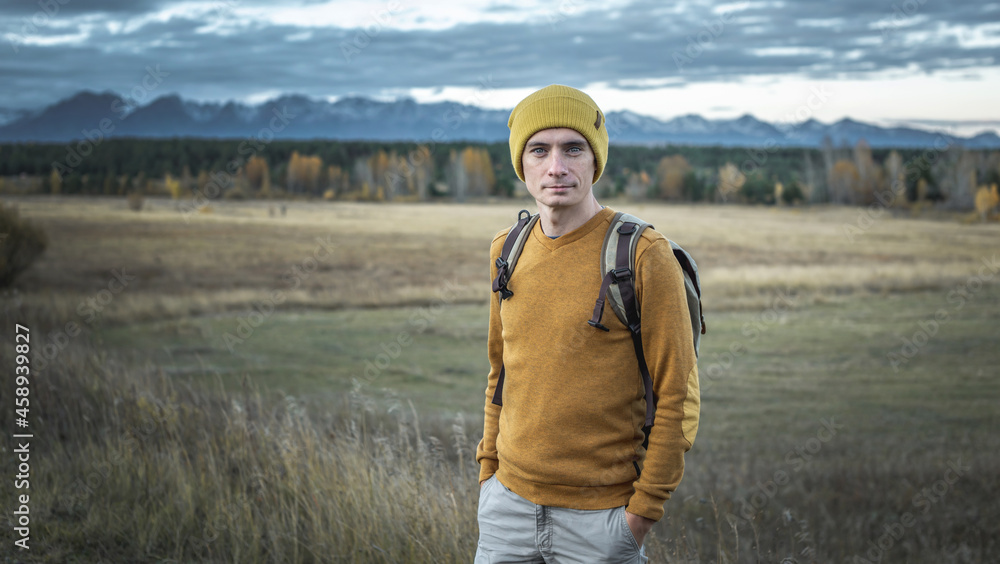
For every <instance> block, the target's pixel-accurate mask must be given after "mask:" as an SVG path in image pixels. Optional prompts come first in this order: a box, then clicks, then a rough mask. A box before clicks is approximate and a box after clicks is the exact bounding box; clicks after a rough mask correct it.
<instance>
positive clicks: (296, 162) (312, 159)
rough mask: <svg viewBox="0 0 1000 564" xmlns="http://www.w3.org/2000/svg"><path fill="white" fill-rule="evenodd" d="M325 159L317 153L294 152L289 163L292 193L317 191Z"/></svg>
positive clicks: (290, 190) (289, 179) (289, 184)
mask: <svg viewBox="0 0 1000 564" xmlns="http://www.w3.org/2000/svg"><path fill="white" fill-rule="evenodd" d="M322 168H323V161H322V160H321V159H320V158H319V157H318V156H315V155H312V156H304V155H299V152H298V151H293V152H292V158H291V159H290V160H289V163H288V191H289V192H292V193H307V194H312V193H316V191H317V188H318V185H319V174H320V170H321V169H322Z"/></svg>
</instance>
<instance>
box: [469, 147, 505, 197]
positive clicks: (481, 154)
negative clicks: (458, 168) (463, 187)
mask: <svg viewBox="0 0 1000 564" xmlns="http://www.w3.org/2000/svg"><path fill="white" fill-rule="evenodd" d="M461 158H462V167H463V168H464V169H465V177H466V179H467V182H468V188H467V192H466V194H467V195H469V196H473V197H483V196H486V195H488V194H492V193H493V188H494V186H495V185H496V177H495V175H494V173H493V163H491V162H490V154H489V153H488V152H486V149H482V148H480V149H477V148H474V147H466V148H465V149H463V150H462V157H461Z"/></svg>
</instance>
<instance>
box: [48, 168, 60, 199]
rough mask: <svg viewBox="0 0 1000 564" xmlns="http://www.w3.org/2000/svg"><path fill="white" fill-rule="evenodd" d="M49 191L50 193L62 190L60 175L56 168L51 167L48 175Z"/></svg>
mask: <svg viewBox="0 0 1000 564" xmlns="http://www.w3.org/2000/svg"><path fill="white" fill-rule="evenodd" d="M49 192H51V193H52V194H58V193H60V192H62V175H60V174H59V171H58V170H56V169H52V174H50V175H49Z"/></svg>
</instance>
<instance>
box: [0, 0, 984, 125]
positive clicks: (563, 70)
mask: <svg viewBox="0 0 1000 564" xmlns="http://www.w3.org/2000/svg"><path fill="white" fill-rule="evenodd" d="M6 4H10V5H12V6H13V4H14V3H11V2H6V3H4V5H6ZM77 4H80V5H86V7H87V8H86V10H84V9H83V8H82V7H77V8H74V10H76V11H71V10H70V7H71V6H76V5H77ZM167 4H168V2H166V1H160V2H155V1H146V2H126V1H125V0H121V1H118V0H102V1H100V2H96V3H95V2H89V3H83V2H80V3H75V2H69V3H67V4H66V6H65V8H66V12H65V13H64V14H63V19H64V20H66V21H69V22H73V23H74V24H78V25H74V26H72V28H71V29H67V28H66V27H65V26H61V27H60V26H41V27H39V28H38V29H37V30H35V31H34V32H33V33H34V34H35V35H34V36H35V37H37V38H41V39H45V40H55V39H57V38H59V37H63V36H66V35H67V34H70V35H71V34H73V33H76V32H77V31H78V30H82V29H89V32H88V35H87V38H86V39H85V40H84V41H83V42H82V43H80V44H53V45H36V44H22V45H20V48H19V49H18V52H17V53H14V52H13V48H12V47H11V46H10V45H8V44H7V43H10V34H14V35H17V34H18V33H20V32H21V31H22V27H23V14H25V13H31V12H32V10H31V9H27V10H25V9H24V8H21V9H20V12H18V11H17V10H14V11H12V12H7V11H4V12H3V13H4V16H0V39H2V38H3V37H5V35H4V34H5V33H6V34H7V36H6V37H7V38H8V39H7V40H6V41H0V53H2V55H0V80H2V81H3V83H4V84H5V85H6V86H7V88H6V90H7V95H5V98H6V100H5V104H6V105H8V106H10V107H33V106H37V105H38V104H40V103H51V102H54V101H56V100H58V99H60V98H63V97H66V96H68V95H70V94H72V93H73V92H75V91H77V90H80V89H82V88H89V89H93V90H105V89H111V90H115V91H119V92H127V91H128V90H130V89H132V88H133V87H135V85H137V84H139V83H140V81H141V80H142V78H143V76H144V74H145V72H146V71H145V68H146V67H147V66H150V65H160V67H161V68H162V69H163V70H164V71H166V72H169V73H170V75H169V77H167V78H166V79H165V80H164V82H163V84H162V85H161V86H160V87H159V88H160V89H162V93H164V94H165V93H168V92H178V93H180V94H182V95H183V96H185V97H192V98H201V99H231V98H242V97H245V96H247V95H250V94H253V93H258V92H267V91H277V92H286V93H293V92H294V93H302V94H306V95H310V96H315V97H323V96H330V95H344V94H378V93H380V92H385V91H393V90H400V89H406V88H414V87H425V88H435V87H442V86H475V85H477V83H478V81H479V80H480V79H481V78H482V77H485V76H487V75H489V76H492V77H493V81H494V83H495V86H497V87H501V88H512V87H530V86H536V85H540V84H547V83H551V82H563V83H568V84H575V85H584V84H587V83H592V82H608V83H609V84H611V85H612V86H617V87H619V88H632V89H634V88H646V87H648V86H647V85H646V84H645V82H643V81H654V83H655V81H663V80H667V79H670V80H673V81H675V82H676V84H678V85H680V84H684V83H687V82H700V81H735V80H740V79H742V78H745V77H749V76H760V75H801V76H807V77H810V78H813V79H830V78H832V77H867V76H873V75H874V74H876V73H881V72H885V71H903V70H906V69H912V68H914V67H915V68H916V69H918V70H919V71H921V72H935V71H940V70H954V69H967V70H968V72H970V73H975V72H976V70H977V69H982V68H984V67H995V66H997V65H998V64H1000V49H998V48H997V47H966V46H963V45H962V42H961V41H960V39H959V37H956V36H955V34H953V33H951V32H949V30H952V29H960V28H961V26H965V27H966V28H967V29H969V30H976V29H978V28H980V27H981V26H982V25H983V23H984V22H996V21H1000V4H998V3H985V4H983V3H980V2H976V1H974V0H967V1H958V2H949V3H944V2H933V1H928V0H923V3H921V0H906V1H899V0H896V1H895V3H893V2H884V1H881V2H871V1H870V0H848V1H844V2H790V1H788V2H749V3H745V4H743V6H744V7H745V9H741V10H737V11H733V12H731V13H730V12H718V11H714V10H713V6H712V5H706V4H693V3H687V4H682V5H680V6H682V7H683V9H681V10H677V9H670V6H673V7H676V6H678V4H671V5H669V6H664V4H663V3H658V2H654V1H652V0H638V1H635V2H633V3H631V4H630V5H629V6H628V7H627V8H622V9H619V10H612V11H602V12H595V11H586V10H583V9H580V10H576V11H574V12H573V13H568V14H560V13H557V12H552V13H549V14H546V15H542V16H540V17H539V18H538V19H537V21H535V22H533V23H527V24H496V23H473V24H462V25H456V26H453V27H451V28H448V29H444V30H408V31H402V30H398V29H393V28H384V29H380V30H378V31H377V33H374V34H371V35H370V36H368V35H366V34H365V32H364V31H363V30H361V29H343V28H306V27H299V26H292V25H277V24H272V23H268V22H235V21H231V19H230V20H227V22H226V25H224V26H222V29H223V30H224V31H218V30H215V31H210V29H211V28H208V27H206V26H207V25H208V24H212V23H217V22H213V21H204V20H200V19H197V18H194V17H174V18H172V19H169V20H166V21H159V20H155V19H150V20H149V21H146V23H144V24H141V25H138V26H136V27H135V28H134V29H128V30H127V31H119V32H118V33H112V32H111V31H109V29H108V28H107V26H106V25H105V22H106V21H116V18H120V19H119V20H118V21H121V19H122V18H126V16H128V17H134V16H136V15H139V14H141V13H143V11H155V10H157V9H160V8H163V7H164V6H166V5H167ZM213 4H222V2H221V0H220V2H216V3H211V2H210V3H207V4H206V6H208V7H211V6H212V5H213ZM240 4H241V5H246V4H245V3H242V2H241V3H240ZM19 5H22V6H29V7H31V6H35V7H36V8H37V6H36V5H35V4H34V3H19ZM740 5H741V4H738V3H737V4H727V6H740ZM85 12H86V13H85ZM101 14H104V16H100V15H101ZM993 33H994V36H995V35H996V34H995V32H993ZM984 35H985V33H984ZM296 38H298V40H296ZM303 38H305V39H303ZM345 46H346V47H345ZM345 49H346V50H345ZM157 95H159V93H158V94H157Z"/></svg>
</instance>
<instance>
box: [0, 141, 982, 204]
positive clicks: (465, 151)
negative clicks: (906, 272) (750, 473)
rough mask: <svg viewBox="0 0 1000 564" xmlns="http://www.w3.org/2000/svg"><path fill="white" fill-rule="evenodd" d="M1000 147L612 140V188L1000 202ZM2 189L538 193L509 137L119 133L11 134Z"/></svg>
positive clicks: (680, 194) (789, 198)
mask: <svg viewBox="0 0 1000 564" xmlns="http://www.w3.org/2000/svg"><path fill="white" fill-rule="evenodd" d="M997 184H1000V151H987V150H968V149H964V148H963V147H960V146H958V145H949V144H947V143H945V141H944V138H942V139H941V140H940V143H939V144H938V145H936V146H935V147H932V148H926V149H898V150H887V149H872V148H870V147H869V146H868V144H867V143H866V142H865V141H863V140H862V141H859V142H858V143H857V144H856V145H855V146H853V147H848V146H839V147H838V146H834V145H833V144H832V143H830V142H829V141H827V142H825V143H824V145H823V146H822V147H821V148H818V149H804V148H790V147H781V146H777V145H773V144H772V145H765V146H763V147H755V148H733V147H696V146H674V145H665V146H626V145H612V146H611V148H610V154H609V157H608V167H607V169H606V170H605V173H604V176H603V177H602V179H601V180H600V182H598V184H597V185H596V186H595V191H596V192H597V193H598V195H599V196H602V197H604V196H626V197H628V198H631V199H635V200H642V199H663V200H668V201H690V202H742V203H755V204H775V203H787V204H796V203H835V204H847V205H868V204H873V203H881V204H883V205H890V203H893V204H897V203H904V202H918V201H933V202H939V203H941V204H942V205H943V206H944V207H947V208H949V209H956V210H970V209H973V208H977V207H978V206H977V196H978V200H980V201H981V202H982V203H983V204H984V205H985V204H991V205H992V206H993V207H995V206H996V201H995V199H996V188H995V186H996V185H997ZM0 192H4V193H42V194H44V193H50V194H102V195H130V194H141V195H169V196H171V197H174V198H176V199H182V198H192V197H194V198H197V199H200V200H212V199H216V198H268V197H285V198H287V197H293V198H294V197H321V198H326V199H335V200H365V201H424V200H433V199H450V200H456V201H464V200H466V199H469V198H484V197H514V196H519V195H524V194H525V192H524V189H523V185H522V184H521V183H520V182H519V181H518V179H517V177H516V176H515V175H514V170H513V167H512V166H511V165H510V156H509V149H508V145H507V143H505V142H499V143H492V144H481V143H480V144H470V143H454V142H452V143H429V144H420V143H412V142H374V141H325V140H311V141H271V142H268V143H262V142H259V141H255V140H253V139H248V140H244V141H242V142H241V141H233V140H206V139H168V140H151V139H110V140H98V141H96V142H90V141H87V140H84V141H81V142H79V143H70V144H40V143H21V144H0Z"/></svg>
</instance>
